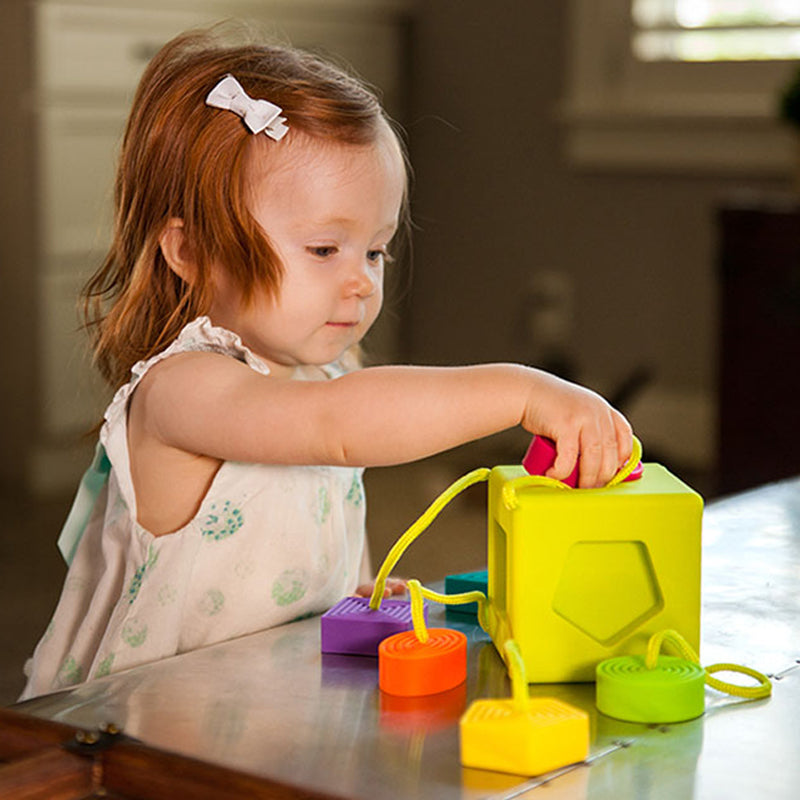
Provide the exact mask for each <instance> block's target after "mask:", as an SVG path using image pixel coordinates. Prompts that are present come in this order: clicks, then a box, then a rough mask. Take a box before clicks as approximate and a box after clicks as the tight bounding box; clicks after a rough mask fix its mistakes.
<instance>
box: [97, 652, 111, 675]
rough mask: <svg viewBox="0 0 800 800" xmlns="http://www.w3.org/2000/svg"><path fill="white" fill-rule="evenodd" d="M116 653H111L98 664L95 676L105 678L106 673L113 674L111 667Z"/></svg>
mask: <svg viewBox="0 0 800 800" xmlns="http://www.w3.org/2000/svg"><path fill="white" fill-rule="evenodd" d="M115 655H116V654H115V653H109V654H108V655H107V656H106V657H105V658H104V659H103V660H102V661H101V662H100V663H99V664H98V665H97V672H95V675H94V676H95V678H104V677H105V676H106V675H110V674H111V667H112V666H114V656H115Z"/></svg>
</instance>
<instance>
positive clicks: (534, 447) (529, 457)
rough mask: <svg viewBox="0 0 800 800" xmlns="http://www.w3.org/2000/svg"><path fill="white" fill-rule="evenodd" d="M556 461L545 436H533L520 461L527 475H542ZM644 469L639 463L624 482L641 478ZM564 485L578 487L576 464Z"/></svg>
mask: <svg viewBox="0 0 800 800" xmlns="http://www.w3.org/2000/svg"><path fill="white" fill-rule="evenodd" d="M555 460H556V445H555V442H554V441H553V440H552V439H548V438H547V437H546V436H534V437H533V439H531V443H530V444H529V445H528V450H527V452H526V453H525V457H524V458H523V459H522V466H523V467H525V471H526V472H527V473H528V474H529V475H544V474H545V473H546V472H547V470H548V469H550V467H552V466H553V462H554V461H555ZM643 472H644V467H643V466H642V462H641V461H640V462H639V463H638V464H637V465H636V468H635V469H634V470H633V472H631V474H630V475H628V477H627V478H625V480H626V481H635V480H638V479H639V478H641V477H642V473H643ZM563 482H564V483H566V484H567V485H568V486H572V487H573V488H575V487H576V486H577V485H578V464H577V463H576V464H575V469H573V470H572V472H571V473H570V474H569V475H568V476H567V477H566V478H564V481H563Z"/></svg>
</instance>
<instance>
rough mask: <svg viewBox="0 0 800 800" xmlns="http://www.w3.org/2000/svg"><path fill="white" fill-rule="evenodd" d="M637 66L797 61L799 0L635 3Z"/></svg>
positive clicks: (638, 0)
mask: <svg viewBox="0 0 800 800" xmlns="http://www.w3.org/2000/svg"><path fill="white" fill-rule="evenodd" d="M631 11H632V19H633V26H634V30H633V37H632V41H631V44H632V47H633V54H634V57H635V58H637V59H638V60H639V61H689V62H693V61H774V60H780V59H795V58H800V3H798V2H797V0H633V2H632V7H631Z"/></svg>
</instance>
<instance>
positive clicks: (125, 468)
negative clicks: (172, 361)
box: [20, 317, 366, 699]
mask: <svg viewBox="0 0 800 800" xmlns="http://www.w3.org/2000/svg"><path fill="white" fill-rule="evenodd" d="M196 350H203V351H213V352H218V353H222V354H225V355H228V356H231V357H232V358H236V359H238V360H240V361H243V362H244V363H246V364H247V365H248V366H250V367H251V368H252V369H254V370H256V371H258V372H260V373H262V374H267V373H268V372H269V367H268V366H267V365H266V364H265V363H264V362H263V361H261V360H260V359H259V358H258V357H257V356H256V355H255V354H254V353H253V352H252V351H250V350H249V349H248V348H247V347H245V346H244V345H243V344H242V342H241V340H240V339H239V337H238V336H237V335H236V334H234V333H231V332H230V331H228V330H225V329H223V328H219V327H216V326H214V325H212V324H211V322H210V321H209V319H208V318H207V317H200V318H198V319H196V320H195V321H194V322H192V323H190V324H189V325H187V326H186V327H185V328H184V329H183V331H182V332H181V333H180V335H179V336H178V338H177V339H176V340H175V341H174V342H173V343H172V344H171V345H170V346H169V347H168V348H167V349H166V350H164V351H163V352H162V353H160V354H158V355H156V356H154V357H153V358H151V359H149V360H147V361H142V362H139V363H138V364H136V365H135V366H134V368H133V370H132V378H131V380H130V382H129V383H127V384H125V385H124V386H122V387H121V388H120V389H119V390H118V391H117V393H116V395H115V396H114V399H113V401H112V402H111V404H110V405H109V407H108V409H107V410H106V413H105V422H104V425H103V427H102V430H101V432H100V444H101V445H102V448H98V458H97V459H96V464H97V463H100V462H102V463H103V464H104V467H105V471H106V472H107V474H108V477H107V479H106V480H105V481H104V482H102V483H101V484H98V485H99V490H98V491H97V492H96V500H95V499H94V497H93V498H92V502H91V504H89V503H86V498H85V497H84V498H83V499H81V495H80V493H79V497H78V498H76V507H74V508H73V512H72V513H71V518H73V521H74V518H75V516H76V511H79V512H80V513H78V514H77V516H78V517H81V516H83V518H84V519H86V524H85V526H84V525H83V523H81V524H80V526H79V527H80V529H81V530H80V531H79V532H78V533H77V534H75V532H74V531H73V536H74V540H73V541H72V542H71V543H67V549H68V550H69V551H70V552H69V553H68V556H69V557H71V565H70V568H69V571H68V573H67V577H66V580H65V583H64V587H63V590H62V594H61V598H60V600H59V602H58V606H57V608H56V611H55V614H54V616H53V619H52V621H51V622H50V625H49V626H48V628H47V631H46V632H45V634H44V636H43V637H42V639H41V641H40V642H39V644H38V645H37V647H36V650H35V652H34V655H33V658H32V659H31V660H30V661H29V662H28V664H27V665H26V673H27V675H28V683H27V686H26V687H25V690H24V692H23V694H22V697H21V698H20V699H27V698H29V697H34V696H36V695H39V694H43V693H46V692H51V691H55V690H59V689H63V688H65V687H68V686H71V685H74V684H76V683H81V682H83V681H86V680H89V679H91V678H95V677H101V676H103V675H107V674H109V673H111V672H117V671H119V670H123V669H127V668H129V667H133V666H136V665H138V664H143V663H145V662H149V661H155V660H157V659H162V658H167V657H168V656H172V655H175V654H177V653H182V652H186V651H189V650H194V649H196V648H199V647H203V646H205V645H209V644H213V643H216V642H220V641H224V640H227V639H231V638H233V637H236V636H241V635H243V634H247V633H252V632H254V631H258V630H263V629H265V628H270V627H273V626H275V625H280V624H282V623H286V622H290V621H292V620H294V619H297V618H298V617H302V616H306V615H309V614H315V613H320V612H322V611H324V610H326V609H327V608H329V607H330V606H332V605H334V604H335V603H336V602H337V601H338V600H339V599H341V598H342V597H344V596H346V595H348V594H351V593H352V592H353V591H354V590H355V587H356V586H357V585H358V582H359V580H360V579H361V580H363V579H364V578H365V577H366V576H365V574H361V575H360V574H359V572H360V569H361V567H362V559H363V556H364V553H365V530H364V518H365V504H364V488H363V483H362V473H363V470H362V469H360V468H351V467H324V466H323V467H317V466H275V465H264V464H248V463H238V462H230V461H229V462H224V463H223V464H222V466H221V467H220V469H219V471H218V472H217V474H216V476H215V478H214V480H213V482H212V484H211V486H210V488H209V490H208V492H207V494H206V496H205V498H204V499H203V502H202V504H201V505H200V508H199V510H198V512H197V514H196V515H195V516H194V518H193V519H192V520H191V521H190V522H189V523H188V524H187V525H185V526H184V527H183V528H181V529H180V530H178V531H176V532H174V533H171V534H167V535H165V536H158V537H156V536H153V535H152V534H151V533H149V532H148V531H147V530H145V529H144V528H143V527H142V526H141V525H140V524H139V523H138V522H137V521H136V516H137V515H136V497H135V494H134V490H133V483H132V480H131V471H130V459H129V454H128V446H127V426H126V415H127V407H128V400H129V398H130V396H131V393H132V392H133V390H134V388H135V387H136V384H137V383H138V381H139V380H141V378H142V376H143V375H144V374H145V373H146V372H147V371H148V370H149V369H150V368H151V367H152V366H153V365H154V364H156V363H158V362H159V361H162V360H163V359H165V358H168V357H169V356H171V355H173V354H175V353H181V352H186V351H196ZM344 371H345V370H344V369H343V368H342V367H341V366H340V365H338V364H337V365H329V366H327V367H326V368H324V372H325V374H326V375H327V376H328V378H335V377H337V376H339V375H341V374H343V373H344ZM295 377H296V379H298V380H303V379H304V375H303V373H302V371H301V370H298V372H297V373H296V376H295ZM309 377H310V376H309ZM103 449H104V452H103ZM87 475H88V473H87ZM81 504H83V505H86V506H87V507H86V508H85V509H78V508H77V506H79V505H81ZM69 524H70V522H69V520H68V526H69ZM73 526H74V525H73ZM62 538H63V537H62ZM60 544H61V542H60Z"/></svg>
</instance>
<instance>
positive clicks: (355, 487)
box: [345, 472, 364, 508]
mask: <svg viewBox="0 0 800 800" xmlns="http://www.w3.org/2000/svg"><path fill="white" fill-rule="evenodd" d="M345 499H346V500H347V502H348V503H352V504H353V505H354V506H355V507H356V508H358V507H359V506H360V505H361V504H362V503H363V502H364V487H363V485H362V483H361V476H360V475H359V473H358V472H354V473H353V482H352V483H351V484H350V491H348V493H347V497H346V498H345Z"/></svg>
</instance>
